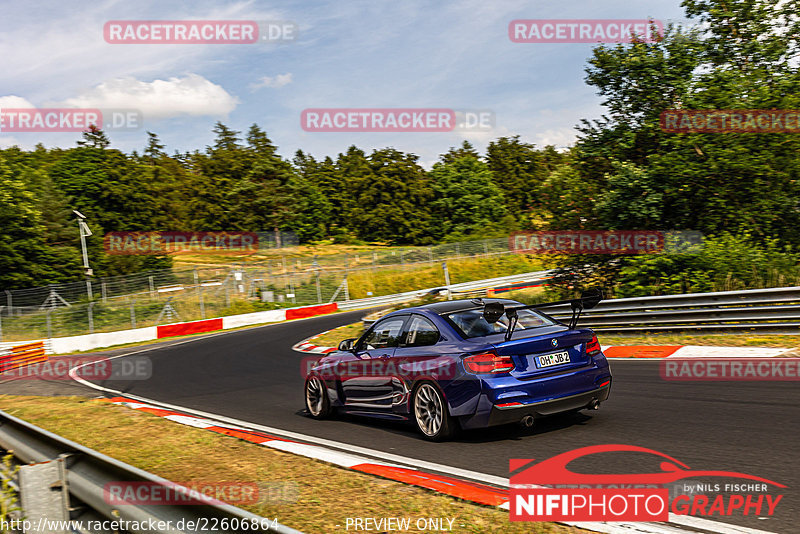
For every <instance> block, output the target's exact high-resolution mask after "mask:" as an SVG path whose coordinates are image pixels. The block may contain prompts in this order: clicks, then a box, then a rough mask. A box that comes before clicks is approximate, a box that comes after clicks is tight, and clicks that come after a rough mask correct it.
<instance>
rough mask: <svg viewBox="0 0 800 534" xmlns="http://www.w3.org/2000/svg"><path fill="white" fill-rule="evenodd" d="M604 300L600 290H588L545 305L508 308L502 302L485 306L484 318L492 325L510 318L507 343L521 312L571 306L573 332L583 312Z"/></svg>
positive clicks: (570, 324)
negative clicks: (573, 297)
mask: <svg viewBox="0 0 800 534" xmlns="http://www.w3.org/2000/svg"><path fill="white" fill-rule="evenodd" d="M601 300H603V292H602V291H600V290H599V289H587V290H586V291H584V292H583V293H581V296H580V297H579V298H576V299H569V300H558V301H555V302H545V303H543V304H530V305H527V306H508V307H506V306H505V305H504V304H503V303H502V302H487V303H486V304H484V306H483V318H484V319H486V320H487V321H488V322H490V323H496V322H497V321H498V320H499V319H500V317H502V316H503V315H505V316H506V317H508V330H506V341H508V340H509V339H511V336H512V335H513V334H514V329H515V328H516V326H517V321H518V317H517V312H518V311H519V310H532V309H536V308H549V307H550V306H561V305H564V304H569V305H570V307H571V308H572V319H571V320H570V322H569V328H570V330H572V329H573V328H575V325H577V324H578V319H579V318H580V316H581V312H583V310H590V309H592V308H594V307H595V306H597V305H598V304H599V303H600V301H601Z"/></svg>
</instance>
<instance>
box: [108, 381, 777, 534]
mask: <svg viewBox="0 0 800 534" xmlns="http://www.w3.org/2000/svg"><path fill="white" fill-rule="evenodd" d="M108 402H112V403H114V404H118V405H123V406H127V407H129V408H132V409H134V410H139V411H142V412H146V413H150V414H152V415H156V416H159V417H163V418H164V419H169V420H170V421H173V422H176V423H180V424H183V425H187V426H192V427H194V428H200V429H204V430H208V431H211V432H216V433H219V434H224V435H227V436H231V437H235V438H238V439H242V440H244V441H248V442H250V443H255V444H258V445H262V446H265V447H269V448H272V449H276V450H280V451H283V452H288V453H292V454H297V455H299V456H304V457H306V458H311V459H315V460H320V461H323V462H326V463H329V464H333V465H336V466H339V467H344V468H346V469H351V470H353V471H358V472H361V473H367V474H371V475H376V476H379V477H381V478H386V479H389V480H394V481H397V482H402V483H405V484H409V485H413V486H418V487H421V488H426V489H429V490H432V491H435V492H437V493H441V494H444V495H449V496H451V497H456V498H458V499H463V500H466V501H470V502H474V503H477V504H481V505H485V506H497V507H499V508H501V509H503V510H508V509H509V493H508V489H507V488H508V487H509V481H508V479H506V478H501V477H496V476H492V475H485V474H482V473H476V472H472V471H467V470H464V469H459V468H453V467H450V466H445V465H439V464H434V463H430V462H424V461H419V460H413V459H408V458H404V457H401V456H397V455H394V454H389V453H382V452H380V451H373V450H370V449H365V448H363V447H358V446H353V445H349V444H345V443H337V442H333V441H330V440H324V439H321V438H313V437H311V436H304V435H302V434H296V433H292V432H281V433H283V434H286V435H287V436H289V438H294V439H289V438H287V437H279V436H276V435H272V434H270V433H269V431H270V430H272V429H269V428H268V427H260V426H259V425H253V424H249V423H245V422H242V421H237V420H235V419H229V418H226V417H222V416H216V415H214V414H205V413H204V412H196V411H194V410H188V409H187V410H186V411H179V410H178V409H174V408H172V407H171V408H167V407H164V406H161V405H159V404H156V403H151V402H144V401H143V400H139V399H131V398H128V397H112V398H111V399H108ZM175 408H176V407H175ZM259 428H260V429H259ZM306 438H307V439H309V440H311V441H316V442H317V443H304V442H303V441H299V440H303V439H306ZM326 445H327V446H326ZM344 448H346V449H349V450H352V451H354V452H362V453H365V454H366V455H368V456H366V455H365V456H360V455H358V454H353V453H351V452H344V451H342V450H337V449H344ZM374 458H385V459H387V460H389V461H387V462H384V461H378V460H375V459H374ZM393 460H394V461H396V463H394V462H393ZM404 464H405V465H404ZM409 464H411V465H414V464H416V465H418V466H422V467H426V468H429V469H432V470H434V471H439V472H445V473H446V472H449V473H452V474H453V475H455V476H447V475H441V474H437V473H433V472H429V471H422V470H420V469H416V468H414V467H410V466H409ZM457 476H464V477H465V478H471V479H473V480H487V481H490V482H491V483H493V484H495V485H488V484H484V483H481V482H474V481H471V480H465V479H462V478H455V477H457ZM498 486H502V487H498ZM563 524H565V525H569V526H573V527H578V528H583V529H586V530H591V531H594V532H601V533H604V534H687V532H695V531H694V530H688V529H700V530H703V531H705V532H714V533H719V534H774V533H771V532H767V531H763V530H756V529H751V528H747V527H740V526H736V525H729V524H727V523H718V522H716V521H711V520H708V519H703V518H698V517H692V516H683V515H675V514H672V513H670V515H669V523H628V522H616V523H605V522H563Z"/></svg>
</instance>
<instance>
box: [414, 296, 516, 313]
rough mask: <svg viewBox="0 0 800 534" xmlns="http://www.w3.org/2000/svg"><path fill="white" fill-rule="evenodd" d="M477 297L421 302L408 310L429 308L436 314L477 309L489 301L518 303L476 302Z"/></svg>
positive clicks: (513, 302) (509, 300)
mask: <svg viewBox="0 0 800 534" xmlns="http://www.w3.org/2000/svg"><path fill="white" fill-rule="evenodd" d="M477 300H478V299H460V300H446V301H444V302H433V303H431V304H423V305H422V306H417V307H415V308H409V309H410V310H415V309H423V310H429V311H432V312H433V313H435V314H437V315H444V314H447V313H453V312H457V311H466V310H477V309H481V308H482V307H483V305H484V304H486V303H489V302H502V303H503V304H505V305H515V306H518V305H520V303H519V302H517V301H515V300H511V299H481V303H478V302H477Z"/></svg>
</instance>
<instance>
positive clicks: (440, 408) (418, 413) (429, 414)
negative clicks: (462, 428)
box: [413, 382, 457, 441]
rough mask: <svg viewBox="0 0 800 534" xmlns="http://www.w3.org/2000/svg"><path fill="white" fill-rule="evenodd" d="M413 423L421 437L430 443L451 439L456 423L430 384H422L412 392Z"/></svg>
mask: <svg viewBox="0 0 800 534" xmlns="http://www.w3.org/2000/svg"><path fill="white" fill-rule="evenodd" d="M413 409H414V421H415V422H416V423H417V428H419V431H420V432H422V435H423V436H425V437H426V438H427V439H429V440H431V441H443V440H446V439H448V438H449V437H451V436H452V435H453V434H454V432H455V429H456V424H457V423H456V421H455V420H454V419H453V418H452V417H451V416H450V413H449V412H448V410H447V403H446V402H445V400H444V396H443V395H442V394H441V393H440V392H439V390H438V389H437V388H436V386H434V385H433V384H432V383H430V382H423V383H422V384H420V385H419V386H418V387H417V389H416V390H415V391H414V399H413Z"/></svg>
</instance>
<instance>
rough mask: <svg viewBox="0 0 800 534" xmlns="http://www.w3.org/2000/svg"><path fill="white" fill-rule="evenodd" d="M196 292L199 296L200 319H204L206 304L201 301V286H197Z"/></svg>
mask: <svg viewBox="0 0 800 534" xmlns="http://www.w3.org/2000/svg"><path fill="white" fill-rule="evenodd" d="M197 292H198V294H199V295H200V318H201V319H205V318H206V303H205V302H204V301H203V285H202V284H200V285H198V286H197Z"/></svg>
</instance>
